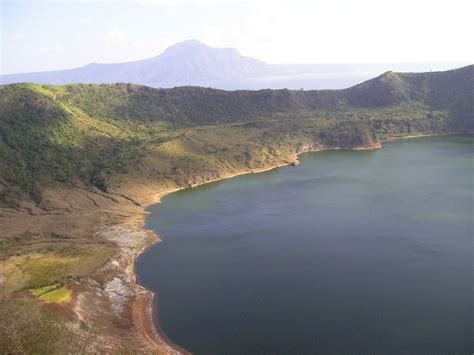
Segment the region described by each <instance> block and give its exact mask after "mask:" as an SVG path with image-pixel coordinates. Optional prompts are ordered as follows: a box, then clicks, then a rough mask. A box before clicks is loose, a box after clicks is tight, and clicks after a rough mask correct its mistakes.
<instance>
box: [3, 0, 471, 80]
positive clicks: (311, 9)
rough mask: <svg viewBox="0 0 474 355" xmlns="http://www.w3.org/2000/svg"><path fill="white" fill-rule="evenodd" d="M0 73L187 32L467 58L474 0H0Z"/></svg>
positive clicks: (156, 44) (137, 53) (313, 52)
mask: <svg viewBox="0 0 474 355" xmlns="http://www.w3.org/2000/svg"><path fill="white" fill-rule="evenodd" d="M0 11H1V18H0V20H1V24H0V31H1V33H0V38H1V43H0V50H1V62H0V72H1V73H2V74H6V73H15V72H26V71H43V70H53V69H64V68H72V67H77V66H82V65H85V64H88V63H90V62H99V63H106V62H123V61H129V60H136V59H142V58H147V57H151V56H155V55H158V54H159V53H160V52H162V51H163V50H164V49H165V48H166V47H167V46H169V45H171V44H173V43H175V42H178V41H182V40H185V39H190V38H195V39H199V40H201V41H202V42H204V43H206V44H208V45H211V46H216V47H235V48H237V49H238V50H239V51H240V52H241V53H242V54H244V55H247V56H251V57H254V58H257V59H260V60H263V61H266V62H269V63H322V62H400V61H416V62H421V61H468V62H474V46H473V45H472V35H473V33H474V27H473V21H472V16H473V13H474V1H473V0H449V1H438V0H431V1H422V0H347V1H345V0H313V1H310V0H306V1H304V0H300V1H298V0H294V1H290V0H272V1H265V0H233V1H232V0H230V1H224V0H220V1H219V0H122V1H116V0H115V1H114V0H95V1H92V0H73V1H66V0H63V1H59V0H56V1H55V0H50V1H46V0H0Z"/></svg>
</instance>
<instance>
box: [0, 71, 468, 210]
mask: <svg viewBox="0 0 474 355" xmlns="http://www.w3.org/2000/svg"><path fill="white" fill-rule="evenodd" d="M473 70H474V66H469V67H465V68H461V69H457V70H453V71H448V72H434V73H423V74H399V73H393V72H389V73H386V74H383V75H382V76H379V77H377V78H375V79H372V80H369V81H367V82H365V83H362V84H360V85H357V86H355V87H353V88H350V89H346V90H339V91H337V90H333V91H330V90H325V91H289V90H276V91H274V90H260V91H235V92H228V91H222V90H213V89H205V88H196V87H180V88H175V89H153V88H149V87H144V86H137V85H131V84H114V85H83V84H80V85H68V86H64V87H55V86H40V85H33V84H16V85H9V86H4V87H2V88H0V92H1V96H0V112H1V117H2V118H1V120H0V147H1V152H2V154H1V155H0V161H1V163H2V166H4V167H6V169H3V171H2V176H1V177H0V178H1V181H3V185H4V187H3V188H2V192H1V196H3V197H2V199H3V200H4V201H7V200H8V201H10V200H12V197H11V194H12V193H13V192H14V191H17V190H19V191H23V192H27V193H29V194H31V196H34V197H35V198H37V199H39V196H40V193H39V191H40V190H41V186H48V185H50V184H51V183H54V182H56V183H74V181H82V182H83V183H85V184H95V185H96V186H98V187H101V188H102V189H103V190H106V186H107V184H106V183H105V182H103V181H102V180H104V179H105V176H108V179H109V180H110V179H113V178H111V177H112V176H115V174H116V173H117V172H118V171H129V170H132V171H135V172H137V171H142V170H143V169H144V170H145V171H142V173H143V174H144V176H149V175H150V174H151V172H150V171H148V170H147V169H146V168H145V167H142V168H137V165H140V164H142V161H143V160H148V159H154V160H155V161H156V162H155V163H153V164H152V165H154V164H158V165H160V164H161V165H162V164H163V161H167V162H168V163H166V164H168V165H167V167H166V168H163V171H160V174H159V175H160V176H161V177H162V178H163V179H164V180H167V181H174V183H175V182H176V181H177V180H179V181H182V180H183V176H184V175H186V174H187V172H186V171H187V169H188V168H189V169H191V170H193V169H194V168H192V167H193V166H194V165H193V164H197V161H198V160H200V159H201V160H202V161H203V162H205V161H208V157H207V156H206V154H207V148H205V147H204V146H201V145H200V144H194V146H193V147H192V148H190V149H191V150H190V151H189V152H188V153H189V154H190V155H192V156H193V158H191V157H187V158H186V159H184V161H186V163H185V164H184V169H183V170H182V171H180V173H179V174H178V173H176V171H175V170H173V169H172V167H171V163H170V161H169V160H170V159H174V157H173V154H175V153H176V152H174V151H169V152H168V151H166V154H165V153H164V152H162V153H163V154H158V155H157V156H156V157H155V158H152V156H153V154H152V153H151V150H153V149H158V150H159V151H161V150H166V149H172V148H171V147H168V146H167V145H166V142H173V144H177V145H183V144H187V143H188V139H189V137H190V136H193V138H192V139H193V140H194V141H196V140H197V141H199V140H201V135H202V136H206V139H207V140H209V141H208V142H206V143H205V144H214V145H216V144H217V142H218V141H219V139H220V138H219V136H218V133H217V132H220V131H221V129H220V128H219V127H227V128H226V129H228V131H229V132H230V131H232V130H235V131H236V137H238V138H239V139H238V140H239V143H238V144H239V147H234V149H235V152H234V153H235V154H236V155H235V156H237V155H238V154H244V155H245V154H246V153H245V151H246V149H247V148H246V145H248V144H250V141H251V137H253V133H254V132H259V133H261V134H264V136H262V137H261V140H260V143H259V144H260V145H261V147H262V149H263V148H264V147H267V146H268V145H270V146H273V148H274V149H276V148H277V146H278V144H280V143H279V142H281V141H282V140H286V144H290V145H291V144H296V143H295V142H298V141H306V142H307V141H310V142H313V143H314V144H320V145H324V146H347V147H352V146H355V145H357V142H359V143H360V144H362V145H363V140H362V141H358V140H357V139H355V138H356V136H357V134H359V133H358V132H359V131H358V130H355V131H354V132H353V134H352V137H350V134H349V133H347V134H344V135H342V136H341V137H338V138H336V136H337V135H338V134H339V133H340V132H346V131H345V128H344V127H345V125H347V127H353V128H354V127H355V126H360V127H366V128H364V129H370V130H374V134H377V135H378V137H379V138H386V137H388V136H394V135H403V134H415V133H444V132H469V131H473V130H474V127H473V113H472V102H473V100H472V92H473V91H472V88H473V86H474V85H473V81H472V74H473ZM203 126H207V127H203ZM200 127H202V128H200ZM242 127H246V129H245V130H242ZM252 127H253V128H255V130H252ZM329 131H331V134H329ZM199 132H207V133H206V134H204V133H199ZM347 132H349V131H347ZM214 134H216V135H215V136H214ZM219 134H221V133H219ZM209 135H211V136H209ZM331 137H332V138H331ZM234 138H235V137H234ZM341 138H344V139H346V142H344V141H343V140H341ZM201 143H202V142H201ZM235 143H236V144H237V142H235ZM202 144H204V143H202ZM218 145H222V144H220V143H219V144H218ZM165 147H166V148H165ZM222 149H225V148H224V147H222ZM111 152H113V154H111ZM255 154H257V153H255ZM178 155H179V154H178ZM45 157H48V158H47V159H44V158H45ZM197 157H200V158H199V159H197ZM255 157H256V156H255ZM214 158H215V159H217V161H218V160H219V159H220V158H221V157H220V156H219V153H218V152H217V153H216V156H215V157H214ZM160 159H161V160H160ZM232 159H234V158H232V157H231V156H226V157H225V160H226V161H228V163H229V164H231V163H230V162H231V161H232ZM256 159H257V158H256ZM259 159H260V158H258V159H257V160H259ZM251 160H252V157H250V158H249V159H248V161H247V163H246V164H247V166H248V167H249V168H250V167H251V165H249V164H250V161H251ZM198 165H199V169H203V170H206V169H205V166H206V163H199V164H198ZM210 165H213V164H210ZM130 168H132V169H130ZM156 169H158V168H156ZM170 169H171V170H170ZM199 169H198V170H199ZM215 169H217V170H218V168H217V167H216V168H215ZM194 170H195V169H194ZM194 170H193V171H194ZM217 170H216V171H217ZM195 173H196V171H194V172H193V173H192V174H195ZM178 175H179V177H177V176H178ZM182 175H183V176H182ZM184 180H186V178H184ZM8 196H9V197H8Z"/></svg>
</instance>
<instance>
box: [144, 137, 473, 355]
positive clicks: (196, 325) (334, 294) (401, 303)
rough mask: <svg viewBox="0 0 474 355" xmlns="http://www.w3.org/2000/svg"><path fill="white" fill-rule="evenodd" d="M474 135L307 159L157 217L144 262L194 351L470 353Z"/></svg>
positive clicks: (172, 333)
mask: <svg viewBox="0 0 474 355" xmlns="http://www.w3.org/2000/svg"><path fill="white" fill-rule="evenodd" d="M473 153H474V146H473V138H472V137H461V136H457V137H435V138H432V137H430V138H420V139H414V140H404V141H397V142H390V143H387V144H386V145H385V147H384V148H383V149H381V150H376V151H362V152H361V151H327V152H319V153H311V154H306V155H304V156H302V157H301V164H300V165H299V166H298V167H296V168H291V167H288V168H281V169H276V170H273V171H270V172H266V173H262V174H252V175H245V176H240V177H237V178H234V179H230V180H225V181H221V182H218V183H213V184H209V185H205V186H202V187H199V188H195V189H189V190H183V191H180V192H177V193H174V194H171V195H169V196H167V197H165V198H164V199H163V203H162V204H159V205H155V206H152V207H151V208H150V212H151V215H150V216H149V217H148V219H147V227H148V228H152V229H153V230H155V231H156V232H157V233H158V234H159V235H160V236H161V237H162V242H161V243H159V244H157V245H155V246H153V247H152V248H150V249H149V250H148V251H147V252H146V253H145V254H143V255H142V256H141V257H140V258H139V260H138V263H137V272H138V275H139V279H140V281H141V282H142V283H143V284H144V286H146V287H147V288H149V289H151V290H153V291H155V292H157V293H158V295H159V302H158V313H159V318H160V319H159V320H160V324H161V326H162V328H163V330H164V332H165V333H166V335H167V336H168V337H169V338H170V339H171V340H172V341H173V342H175V343H177V344H179V345H181V346H182V347H184V348H185V349H187V350H189V351H192V352H194V353H196V354H232V353H235V354H244V353H254V354H264V353H267V354H270V353H271V354H276V353H285V354H290V353H291V354H306V353H307V354H309V353H313V354H369V353H372V354H375V353H377V354H384V353H385V354H400V353H403V354H470V353H472V350H473V349H472V341H471V339H472V335H473V334H472V331H471V327H472V262H471V260H472V234H473V224H472V202H473V174H474V167H473Z"/></svg>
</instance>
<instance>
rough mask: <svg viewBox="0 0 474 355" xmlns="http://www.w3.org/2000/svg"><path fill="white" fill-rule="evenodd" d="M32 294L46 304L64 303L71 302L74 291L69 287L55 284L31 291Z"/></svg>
mask: <svg viewBox="0 0 474 355" xmlns="http://www.w3.org/2000/svg"><path fill="white" fill-rule="evenodd" d="M30 293H31V294H32V295H33V296H35V297H38V298H39V299H40V300H42V301H44V302H46V303H63V302H67V301H70V300H71V295H72V290H71V289H69V288H68V287H67V286H62V287H61V285H60V284H54V285H50V286H45V287H41V288H37V289H34V290H30Z"/></svg>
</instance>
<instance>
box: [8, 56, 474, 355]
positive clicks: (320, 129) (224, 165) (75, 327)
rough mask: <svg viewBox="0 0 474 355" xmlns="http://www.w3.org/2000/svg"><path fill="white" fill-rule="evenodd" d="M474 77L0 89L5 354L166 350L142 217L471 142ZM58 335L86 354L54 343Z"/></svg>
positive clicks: (467, 73)
mask: <svg viewBox="0 0 474 355" xmlns="http://www.w3.org/2000/svg"><path fill="white" fill-rule="evenodd" d="M473 78H474V66H473V65H471V66H468V67H464V68H460V69H456V70H451V71H446V72H431V73H416V74H415V73H395V72H387V73H385V74H383V75H381V76H379V77H376V78H374V79H372V80H369V81H367V82H364V83H362V84H359V85H356V86H354V87H351V88H349V89H345V90H322V91H291V90H259V91H233V92H229V91H223V90H215V89H206V88H200V87H179V88H174V89H155V88H151V87H146V86H140V85H133V84H108V85H107V84H102V85H96V84H74V85H66V86H53V85H39V84H31V83H23V84H11V85H5V86H0V166H2V169H1V170H0V223H1V225H2V229H1V231H0V241H1V244H0V285H1V286H2V290H3V292H2V295H0V315H1V318H2V322H3V324H4V328H0V349H7V350H8V351H10V352H35V351H36V352H47V353H52V352H60V353H61V352H63V353H64V352H74V351H78V350H77V349H83V346H84V344H83V341H84V339H86V340H87V341H88V345H87V346H90V348H88V349H89V351H93V352H111V351H112V352H127V351H128V352H130V351H131V349H133V350H134V351H137V349H140V350H143V351H148V350H150V349H151V347H156V343H155V342H151V341H150V333H147V332H148V331H147V329H149V328H150V323H147V320H143V317H144V314H145V310H146V309H148V308H146V307H148V305H149V303H147V302H149V301H150V298H149V297H150V295H149V294H148V293H146V292H145V291H144V290H143V289H141V288H139V287H138V286H137V285H136V284H135V283H134V281H133V280H134V278H133V261H134V258H135V257H136V255H138V254H139V253H140V252H141V250H142V249H143V248H144V247H146V246H147V245H149V244H150V243H152V242H154V241H155V240H156V239H155V237H154V236H153V235H150V233H148V232H146V231H144V230H143V229H142V223H143V218H144V207H145V206H147V205H148V204H150V203H156V202H157V201H158V200H159V197H160V196H162V195H163V194H165V193H166V192H169V191H173V190H175V189H178V188H184V187H190V186H196V185H199V184H202V183H205V182H209V181H214V180H218V179H221V178H225V177H230V176H234V175H236V174H241V173H246V172H253V171H260V170H264V169H268V168H271V167H275V166H279V165H288V164H290V163H293V162H295V161H296V159H297V155H298V154H300V153H303V152H306V151H312V150H316V149H326V148H328V149H329V148H348V149H352V148H355V149H370V148H375V147H380V142H381V141H382V140H384V139H388V138H397V137H404V136H411V135H419V134H444V133H468V132H470V133H472V132H473V131H474V115H473V102H474V100H473V97H472V95H473V89H474V83H473ZM144 307H145V308H144ZM140 314H141V316H139V315H140ZM36 324H41V325H42V326H38V327H37V326H36ZM15 327H16V328H15ZM2 329H7V330H8V331H7V334H15V336H16V337H17V338H16V340H15V344H20V345H18V347H16V348H12V347H8V346H10V344H9V342H8V340H9V338H7V337H6V335H5V334H3V333H2ZM57 331H61V332H62V334H64V336H63V337H62V338H63V339H64V338H67V339H70V342H69V343H70V344H74V346H75V348H74V349H71V348H70V347H69V346H70V345H67V344H64V343H63V342H61V341H60V340H59V339H56V338H54V339H53V338H51V336H49V335H48V334H53V333H54V334H56V333H57ZM144 334H145V335H144ZM147 334H148V335H147ZM44 337H46V338H47V339H49V340H48V341H47V342H45V341H44V340H43V341H40V340H41V339H45V338H44ZM5 339H7V340H5ZM35 339H40V340H35ZM2 340H3V343H2ZM10 340H11V339H10ZM155 341H158V343H159V344H161V345H159V346H166V344H164V343H160V340H156V339H155ZM150 344H152V345H150ZM153 344H154V345H153ZM2 346H3V348H2ZM160 349H161V350H163V348H160ZM8 351H7V352H8Z"/></svg>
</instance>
